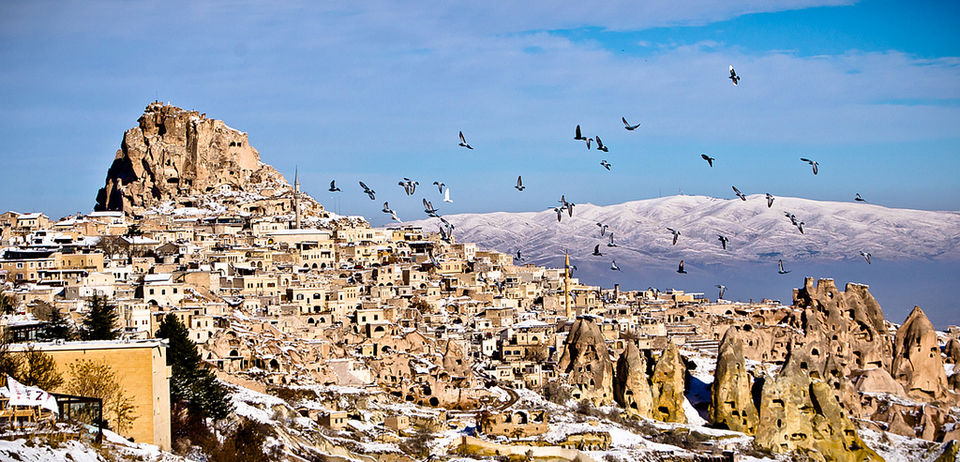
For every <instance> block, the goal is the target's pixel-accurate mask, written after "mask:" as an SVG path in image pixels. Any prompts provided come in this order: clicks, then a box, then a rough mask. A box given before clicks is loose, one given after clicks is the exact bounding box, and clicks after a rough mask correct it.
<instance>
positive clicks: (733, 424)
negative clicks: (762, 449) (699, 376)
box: [710, 327, 759, 435]
mask: <svg viewBox="0 0 960 462" xmlns="http://www.w3.org/2000/svg"><path fill="white" fill-rule="evenodd" d="M740 333H741V331H740V330H739V329H738V328H737V327H731V328H729V329H727V332H726V333H725V334H724V335H723V340H722V341H721V342H720V351H719V353H718V355H717V367H716V369H715V371H714V380H713V384H712V385H711V390H710V421H711V422H712V423H713V424H714V425H717V426H720V427H726V428H728V429H730V430H734V431H738V432H743V433H746V434H748V435H753V434H756V432H757V424H758V420H759V417H758V415H757V407H756V405H754V403H753V395H752V389H753V379H752V377H751V376H750V373H749V372H747V368H746V361H745V360H744V358H743V341H742V340H741V338H740V335H739V334H740Z"/></svg>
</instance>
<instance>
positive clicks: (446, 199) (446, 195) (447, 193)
mask: <svg viewBox="0 0 960 462" xmlns="http://www.w3.org/2000/svg"><path fill="white" fill-rule="evenodd" d="M443 201H444V202H453V199H451V198H450V188H447V189H445V190H444V191H443Z"/></svg>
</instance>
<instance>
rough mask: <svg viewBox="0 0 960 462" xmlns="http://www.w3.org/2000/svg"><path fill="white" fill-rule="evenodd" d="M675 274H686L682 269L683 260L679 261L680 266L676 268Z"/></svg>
mask: <svg viewBox="0 0 960 462" xmlns="http://www.w3.org/2000/svg"><path fill="white" fill-rule="evenodd" d="M677 272H678V273H680V274H687V270H685V269H683V260H680V266H679V267H678V268H677Z"/></svg>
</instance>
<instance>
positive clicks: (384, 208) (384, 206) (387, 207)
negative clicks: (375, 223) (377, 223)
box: [382, 202, 393, 213]
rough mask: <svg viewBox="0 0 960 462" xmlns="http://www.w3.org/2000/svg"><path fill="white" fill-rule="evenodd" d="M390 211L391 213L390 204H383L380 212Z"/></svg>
mask: <svg viewBox="0 0 960 462" xmlns="http://www.w3.org/2000/svg"><path fill="white" fill-rule="evenodd" d="M392 211H393V210H391V209H390V202H384V203H383V210H382V212H383V213H390V212H392Z"/></svg>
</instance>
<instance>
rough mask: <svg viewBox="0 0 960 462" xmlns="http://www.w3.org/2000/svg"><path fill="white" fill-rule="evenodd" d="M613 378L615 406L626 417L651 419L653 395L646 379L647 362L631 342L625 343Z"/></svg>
mask: <svg viewBox="0 0 960 462" xmlns="http://www.w3.org/2000/svg"><path fill="white" fill-rule="evenodd" d="M615 378H616V380H615V381H614V383H613V397H614V399H616V401H617V404H619V405H621V406H623V408H624V410H625V412H626V413H627V415H630V416H635V417H647V418H649V417H651V416H652V414H651V413H652V410H653V395H652V394H651V392H650V381H649V378H648V377H647V361H646V359H645V358H644V357H643V355H642V354H640V349H638V348H637V345H636V344H635V343H633V342H632V341H628V342H627V347H626V348H625V349H624V350H623V354H621V355H620V359H619V360H617V372H616V375H615Z"/></svg>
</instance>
